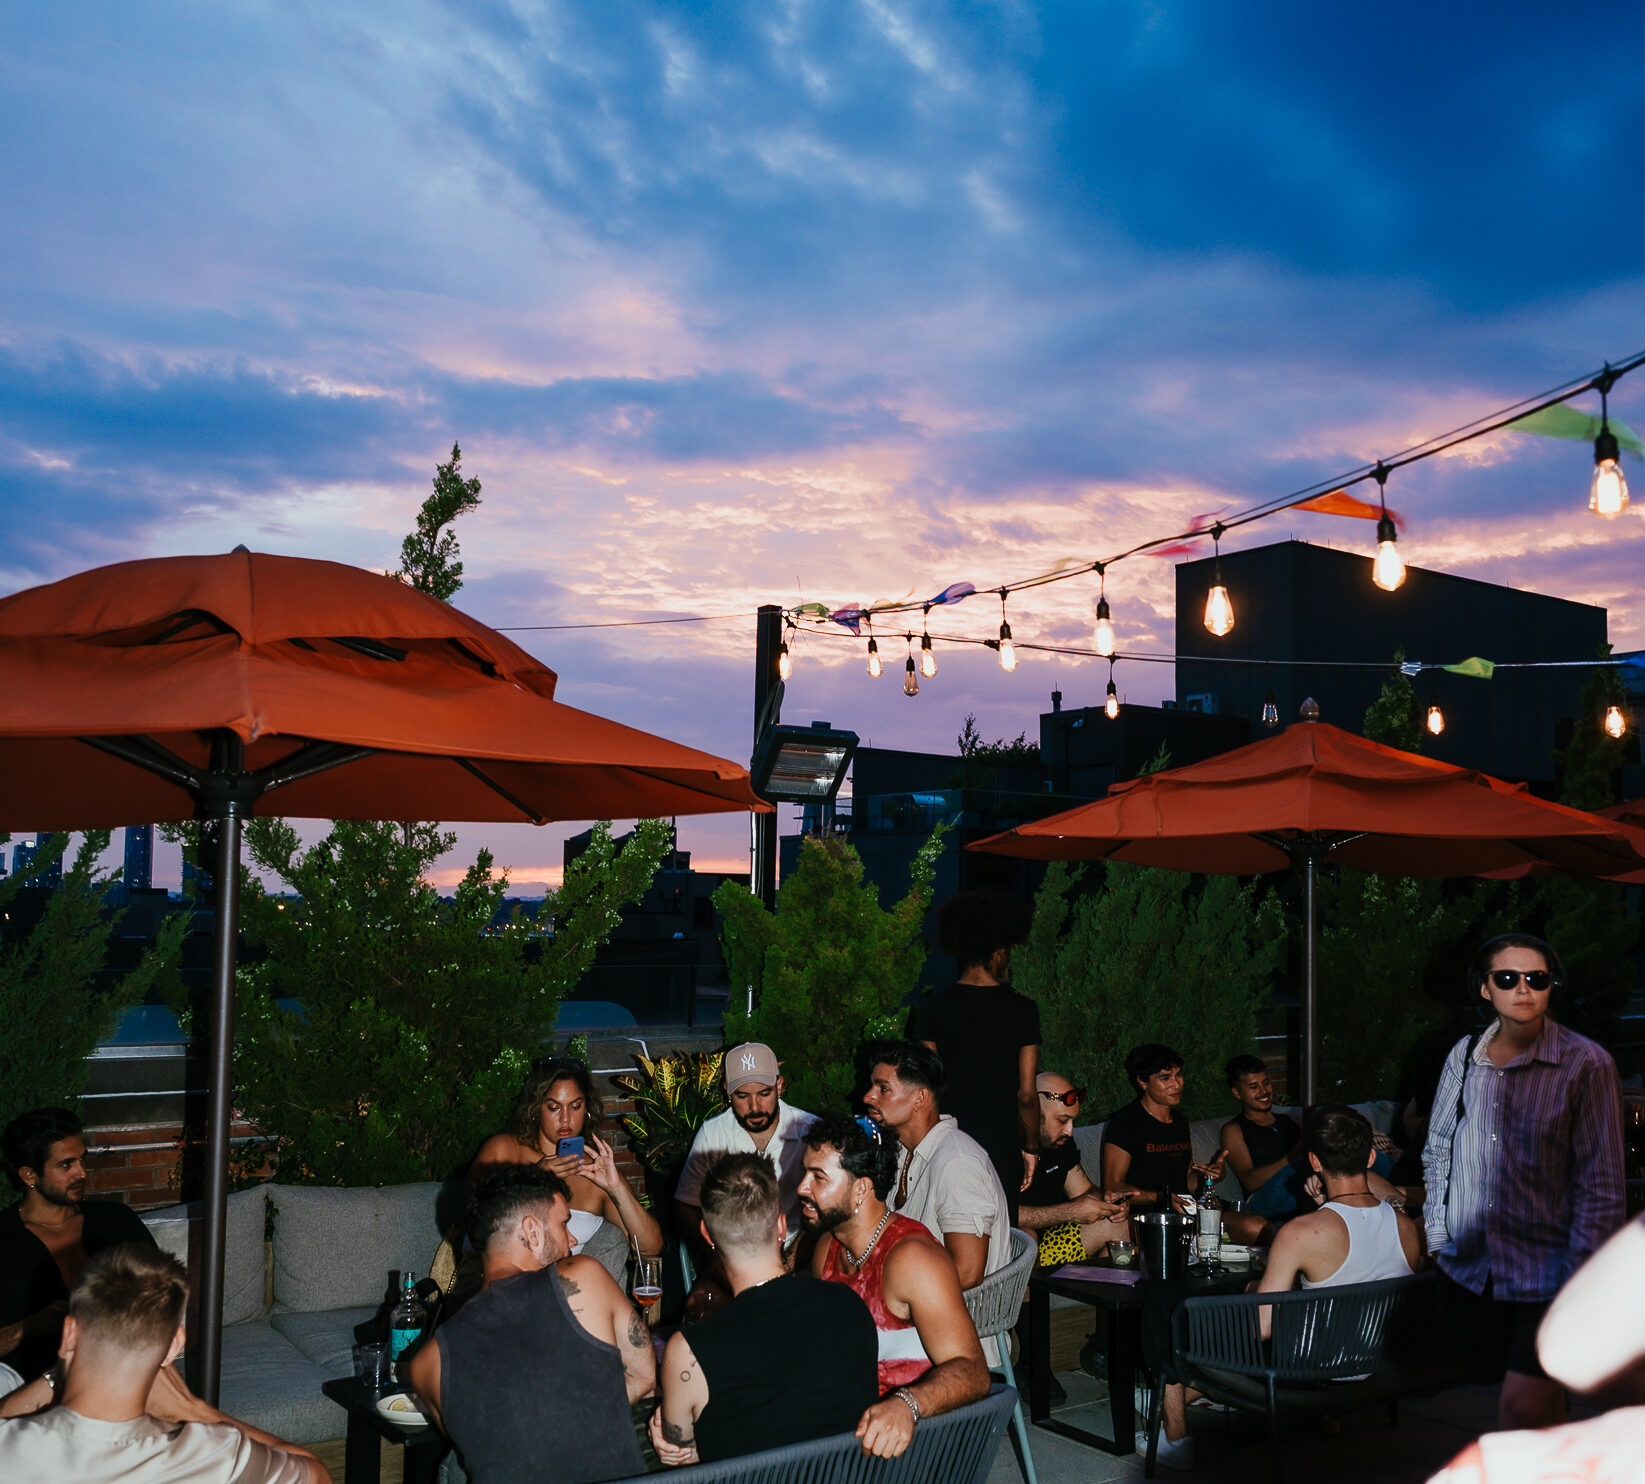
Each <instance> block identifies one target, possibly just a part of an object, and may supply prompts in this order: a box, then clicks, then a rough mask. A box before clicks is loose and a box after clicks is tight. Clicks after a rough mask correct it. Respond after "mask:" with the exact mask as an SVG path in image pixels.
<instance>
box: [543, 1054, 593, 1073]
mask: <svg viewBox="0 0 1645 1484" xmlns="http://www.w3.org/2000/svg"><path fill="white" fill-rule="evenodd" d="M573 1069H576V1070H578V1071H587V1070H588V1063H587V1062H586V1061H584V1060H583V1059H582V1057H580V1056H539V1057H538V1058H537V1059H536V1061H534V1062H532V1064H531V1070H532V1071H533V1072H559V1071H568V1072H569V1071H571V1070H573Z"/></svg>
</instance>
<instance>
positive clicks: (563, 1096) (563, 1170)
mask: <svg viewBox="0 0 1645 1484" xmlns="http://www.w3.org/2000/svg"><path fill="white" fill-rule="evenodd" d="M604 1118H605V1104H604V1103H603V1102H602V1101H601V1098H600V1095H599V1093H598V1092H596V1091H595V1088H594V1079H593V1077H592V1076H591V1075H590V1074H589V1070H588V1067H587V1065H586V1063H584V1062H582V1061H580V1060H579V1059H578V1058H576V1057H574V1056H549V1057H542V1058H540V1059H539V1060H538V1061H536V1062H535V1063H533V1065H532V1068H531V1071H530V1073H529V1074H527V1076H526V1080H525V1086H524V1087H522V1088H521V1089H520V1095H519V1097H517V1098H516V1099H515V1100H514V1110H513V1112H512V1113H511V1114H510V1115H509V1120H508V1124H509V1126H508V1128H507V1129H506V1130H505V1131H504V1132H502V1133H500V1134H493V1135H492V1136H491V1137H490V1138H489V1139H487V1140H486V1141H485V1143H484V1144H482V1145H481V1146H480V1152H479V1153H478V1154H477V1155H475V1157H474V1163H473V1165H472V1166H471V1167H470V1168H469V1172H468V1178H469V1184H470V1185H471V1186H472V1184H473V1182H474V1181H475V1179H476V1178H478V1177H479V1176H480V1175H482V1174H484V1173H485V1171H486V1170H487V1169H494V1168H496V1167H497V1166H498V1165H506V1164H525V1165H531V1164H534V1165H541V1166H542V1167H543V1168H544V1169H545V1170H552V1171H553V1172H554V1173H555V1174H556V1175H558V1176H559V1177H560V1178H561V1179H562V1180H564V1181H565V1183H566V1184H567V1185H569V1186H570V1187H571V1233H572V1236H573V1237H574V1238H576V1241H577V1246H578V1250H581V1248H582V1247H583V1246H584V1245H585V1244H586V1243H587V1242H588V1240H589V1238H590V1237H592V1236H593V1235H594V1232H595V1231H596V1230H598V1228H599V1220H600V1219H604V1220H606V1221H609V1222H611V1223H613V1224H614V1225H615V1226H618V1227H620V1228H621V1229H622V1231H623V1232H624V1234H625V1235H626V1236H627V1238H628V1241H629V1243H630V1244H631V1245H637V1246H638V1247H639V1250H640V1252H641V1254H642V1255H644V1256H646V1257H655V1256H656V1255H657V1254H658V1253H660V1252H661V1251H662V1250H663V1232H662V1228H661V1227H660V1226H658V1225H657V1218H656V1217H654V1216H653V1215H652V1214H651V1213H650V1212H649V1211H647V1210H646V1209H645V1208H644V1207H643V1206H641V1205H640V1203H639V1201H638V1200H636V1199H635V1197H634V1192H633V1190H632V1189H631V1188H630V1187H629V1184H628V1181H627V1180H625V1179H624V1178H623V1176H622V1173H621V1172H620V1171H619V1170H618V1169H617V1155H616V1151H615V1150H613V1149H612V1147H611V1145H610V1144H608V1143H606V1141H605V1140H604V1139H602V1138H601V1137H600V1136H599V1135H598V1134H597V1133H595V1132H594V1130H595V1129H596V1128H597V1127H599V1125H600V1123H601V1122H602V1121H603V1120H604ZM566 1140H574V1141H577V1142H579V1143H580V1144H581V1146H582V1147H581V1151H580V1152H575V1151H576V1144H571V1145H567V1146H566V1152H565V1153H564V1154H562V1153H561V1152H560V1149H561V1147H562V1144H563V1143H564V1141H566ZM579 1212H581V1213H583V1214H582V1215H581V1216H579V1214H578V1213H579ZM590 1218H594V1219H592V1220H591V1219H590Z"/></svg>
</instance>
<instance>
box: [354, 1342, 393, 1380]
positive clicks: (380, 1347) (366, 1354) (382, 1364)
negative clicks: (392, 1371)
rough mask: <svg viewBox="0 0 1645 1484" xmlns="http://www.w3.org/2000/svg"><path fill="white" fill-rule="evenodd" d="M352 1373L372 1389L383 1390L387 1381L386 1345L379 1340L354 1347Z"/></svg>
mask: <svg viewBox="0 0 1645 1484" xmlns="http://www.w3.org/2000/svg"><path fill="white" fill-rule="evenodd" d="M354 1375H355V1378H356V1379H357V1380H360V1381H364V1382H365V1384H366V1385H367V1386H369V1387H370V1388H371V1389H372V1390H373V1391H383V1390H386V1389H387V1387H388V1382H389V1357H388V1346H387V1345H385V1344H383V1343H382V1342H381V1341H374V1342H373V1343H371V1344H369V1345H356V1346H355V1347H354Z"/></svg>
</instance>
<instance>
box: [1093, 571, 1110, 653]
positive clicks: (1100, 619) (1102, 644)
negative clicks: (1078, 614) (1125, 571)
mask: <svg viewBox="0 0 1645 1484" xmlns="http://www.w3.org/2000/svg"><path fill="white" fill-rule="evenodd" d="M1096 565H1097V576H1098V578H1099V579H1101V582H1102V591H1101V592H1100V593H1099V594H1098V595H1097V636H1096V643H1097V653H1098V654H1102V655H1108V654H1112V653H1113V652H1114V621H1113V619H1111V618H1110V617H1109V616H1108V571H1107V566H1106V564H1105V563H1103V562H1098V563H1097V564H1096Z"/></svg>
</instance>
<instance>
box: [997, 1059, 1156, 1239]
mask: <svg viewBox="0 0 1645 1484" xmlns="http://www.w3.org/2000/svg"><path fill="white" fill-rule="evenodd" d="M1036 1085H1037V1090H1038V1093H1039V1103H1040V1158H1039V1164H1038V1167H1037V1168H1036V1169H1035V1171H1034V1178H1033V1179H1032V1180H1031V1181H1030V1182H1029V1184H1028V1189H1027V1191H1026V1192H1025V1193H1024V1195H1023V1200H1022V1205H1021V1206H1020V1207H1019V1208H1018V1210H1017V1220H1018V1221H1019V1222H1021V1223H1022V1225H1023V1226H1024V1227H1025V1228H1027V1229H1028V1230H1029V1231H1031V1232H1036V1233H1038V1235H1039V1239H1040V1257H1039V1265H1040V1266H1041V1267H1042V1268H1054V1267H1056V1266H1057V1265H1058V1264H1059V1263H1065V1262H1083V1261H1084V1260H1085V1259H1086V1258H1087V1257H1094V1256H1096V1255H1097V1254H1098V1253H1100V1252H1103V1251H1105V1250H1106V1249H1107V1247H1108V1244H1109V1243H1110V1242H1112V1241H1113V1240H1114V1239H1115V1238H1116V1237H1124V1236H1126V1235H1128V1234H1129V1232H1130V1229H1131V1225H1130V1221H1129V1220H1128V1219H1127V1214H1126V1205H1127V1202H1126V1201H1125V1200H1124V1199H1123V1198H1121V1199H1119V1200H1109V1199H1108V1198H1107V1197H1105V1196H1104V1195H1103V1193H1102V1192H1101V1191H1100V1190H1098V1189H1097V1188H1096V1186H1094V1185H1093V1184H1092V1183H1091V1177H1090V1176H1089V1175H1087V1174H1086V1173H1085V1171H1084V1170H1083V1169H1082V1168H1081V1167H1080V1150H1079V1145H1078V1144H1076V1143H1075V1142H1074V1120H1075V1119H1076V1118H1077V1117H1079V1111H1080V1102H1081V1100H1082V1099H1083V1098H1084V1096H1085V1094H1084V1092H1083V1091H1082V1090H1080V1089H1079V1088H1076V1087H1074V1086H1073V1085H1072V1084H1071V1083H1070V1082H1069V1081H1068V1079H1067V1078H1066V1077H1059V1076H1058V1075H1057V1074H1056V1073H1055V1072H1041V1073H1040V1074H1039V1077H1038V1079H1037V1082H1036Z"/></svg>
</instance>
